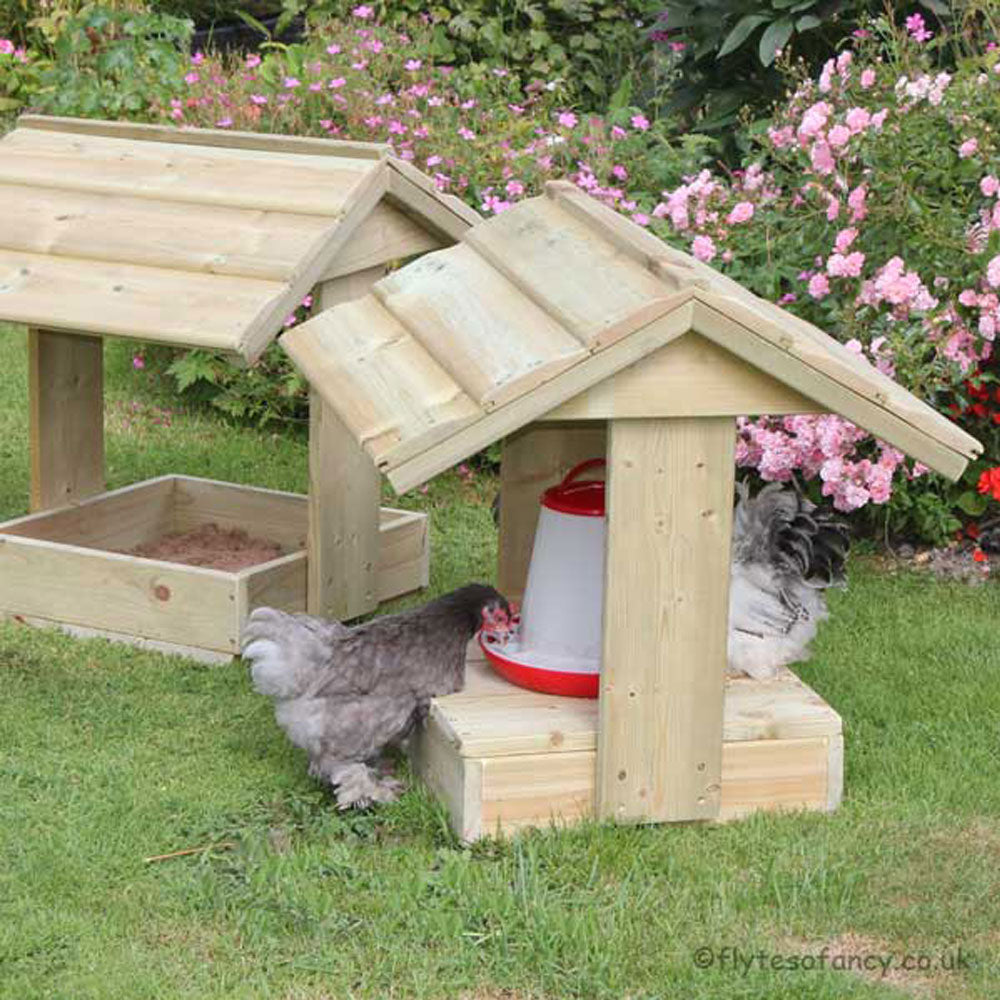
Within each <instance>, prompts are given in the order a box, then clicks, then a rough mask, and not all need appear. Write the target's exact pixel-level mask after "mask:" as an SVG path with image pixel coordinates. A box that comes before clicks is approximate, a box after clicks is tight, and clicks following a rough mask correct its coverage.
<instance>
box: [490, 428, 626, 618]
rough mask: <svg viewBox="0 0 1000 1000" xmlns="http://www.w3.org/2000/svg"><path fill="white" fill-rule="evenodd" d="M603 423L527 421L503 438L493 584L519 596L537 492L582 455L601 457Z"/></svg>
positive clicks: (528, 558) (534, 522)
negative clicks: (497, 561)
mask: <svg viewBox="0 0 1000 1000" xmlns="http://www.w3.org/2000/svg"><path fill="white" fill-rule="evenodd" d="M605 442H606V433H605V429H604V424H603V423H589V424H579V425H565V424H544V425H541V424H530V425H528V426H527V427H524V428H522V429H521V430H519V431H518V432H517V433H515V434H511V436H510V437H508V438H505V439H504V442H503V452H502V456H501V459H500V549H499V568H498V574H497V575H498V586H499V589H500V592H501V593H502V594H503V595H504V596H505V597H506V598H507V599H508V600H511V601H518V602H520V601H521V599H522V598H523V596H524V585H525V583H526V581H527V579H528V566H529V564H530V563H531V548H532V546H533V545H534V541H535V528H536V526H537V524H538V510H539V503H538V501H539V497H541V495H542V492H543V491H544V490H545V489H547V488H548V487H549V486H552V485H553V484H554V483H558V482H559V481H560V480H561V479H562V477H563V476H565V475H566V473H567V472H568V471H569V470H570V469H571V468H572V467H573V466H574V465H576V464H577V462H582V461H583V460H584V459H587V458H603V457H604V451H605V447H606V444H605Z"/></svg>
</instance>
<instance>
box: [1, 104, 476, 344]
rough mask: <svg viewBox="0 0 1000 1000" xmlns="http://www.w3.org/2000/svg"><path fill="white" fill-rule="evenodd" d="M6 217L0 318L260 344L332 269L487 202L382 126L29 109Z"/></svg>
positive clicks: (459, 225)
mask: <svg viewBox="0 0 1000 1000" xmlns="http://www.w3.org/2000/svg"><path fill="white" fill-rule="evenodd" d="M0 218H2V219H3V225H2V226H0V320H8V321H11V322H18V323H26V324H29V325H32V326H39V327H46V328H50V329H59V330H66V331H73V332H80V333H90V334H108V335H119V336H126V337H137V338H139V339H143V340H154V341H162V342H164V343H168V344H174V345H180V346H190V347H210V348H217V349H221V350H225V351H231V352H233V353H235V354H238V355H241V356H242V357H243V358H246V359H252V358H254V357H256V356H257V355H258V354H259V353H260V352H261V351H262V350H263V349H264V348H265V347H266V346H267V344H268V343H269V342H270V340H271V339H273V337H274V336H275V335H276V334H277V332H278V331H279V330H280V328H281V325H282V322H283V320H284V318H285V316H287V315H288V314H289V313H290V312H291V311H292V309H294V308H295V306H296V305H298V303H299V302H300V301H301V300H302V298H303V296H304V295H306V294H307V293H308V292H309V290H310V289H311V288H312V286H313V285H314V284H315V283H316V282H317V281H320V280H325V279H326V278H330V277H335V276H337V275H339V274H344V273H349V272H351V271H353V270H360V269H363V268H365V267H371V266H374V265H376V264H379V263H383V262H385V261H386V260H390V259H396V258H398V257H402V256H408V255H410V254H413V253H417V252H420V251H423V250H427V249H431V248H435V247H439V246H442V245H447V244H448V243H451V242H452V241H453V240H454V239H456V238H457V237H458V236H459V235H460V234H461V233H462V232H464V230H465V229H466V228H467V227H468V226H469V225H470V224H471V223H472V222H474V221H476V220H477V219H478V216H477V215H476V213H475V212H474V211H473V210H472V209H470V208H468V207H467V206H466V205H464V204H463V203H462V202H461V201H460V200H459V199H457V198H453V197H451V196H448V195H442V194H440V193H439V192H438V191H437V190H436V189H435V187H434V185H433V183H432V182H431V181H430V179H429V178H427V177H425V176H424V175H423V174H421V173H420V172H419V171H417V170H415V169H414V168H413V167H410V166H409V165H408V164H406V163H403V162H402V161H399V160H396V159H393V158H391V157H389V156H388V151H387V148H386V147H384V146H380V145H376V144H373V143H352V142H335V141H332V140H327V139H311V138H303V137H292V136H279V135H258V134H253V133H241V132H230V131H223V130H213V129H177V128H172V127H167V126H155V125H132V124H127V123H117V122H99V121H89V120H83V119H70V118H45V117H39V116H32V115H26V116H23V117H22V118H20V119H19V121H18V124H17V128H15V129H14V130H13V131H12V132H10V133H9V134H7V135H6V136H4V137H3V139H2V140H0Z"/></svg>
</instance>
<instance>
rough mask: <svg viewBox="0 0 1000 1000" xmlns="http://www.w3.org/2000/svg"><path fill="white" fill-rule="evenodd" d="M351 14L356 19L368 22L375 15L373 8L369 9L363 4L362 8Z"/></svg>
mask: <svg viewBox="0 0 1000 1000" xmlns="http://www.w3.org/2000/svg"><path fill="white" fill-rule="evenodd" d="M351 13H352V14H353V15H354V16H355V17H359V18H361V20H362V21H367V20H368V19H369V18H370V17H371V16H372V15H373V14H374V13H375V11H374V10H372V8H371V7H367V6H365V5H364V4H362V5H361V6H360V7H355V8H354V10H352V11H351Z"/></svg>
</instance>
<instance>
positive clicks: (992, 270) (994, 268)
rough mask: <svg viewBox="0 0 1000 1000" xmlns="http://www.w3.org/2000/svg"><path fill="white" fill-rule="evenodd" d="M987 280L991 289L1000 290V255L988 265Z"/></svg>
mask: <svg viewBox="0 0 1000 1000" xmlns="http://www.w3.org/2000/svg"><path fill="white" fill-rule="evenodd" d="M986 280H987V281H988V282H989V284H990V287H991V288H1000V254H997V255H996V257H994V258H993V259H992V260H991V261H990V262H989V264H987V265H986Z"/></svg>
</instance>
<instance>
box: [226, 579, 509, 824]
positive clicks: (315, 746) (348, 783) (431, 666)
mask: <svg viewBox="0 0 1000 1000" xmlns="http://www.w3.org/2000/svg"><path fill="white" fill-rule="evenodd" d="M509 620H510V608H509V606H508V605H507V602H506V600H505V599H504V598H503V597H502V596H501V595H500V594H499V593H498V592H497V591H496V590H494V589H493V588H492V587H488V586H486V585H485V584H470V585H468V586H466V587H462V588H460V589H459V590H456V591H452V592H451V593H450V594H446V595H444V596H443V597H439V598H438V599H437V600H434V601H431V602H430V603H429V604H426V605H424V606H423V607H421V608H416V609H414V610H412V611H404V612H401V613H399V614H395V615H386V616H384V617H381V618H375V619H372V620H371V621H368V622H365V623H363V624H361V625H356V626H353V627H352V626H347V625H343V624H341V623H340V622H337V621H324V620H322V619H319V618H313V617H311V616H309V615H302V614H288V613H286V612H284V611H277V610H275V609H274V608H258V609H257V610H256V611H254V612H253V613H252V614H251V615H250V619H249V621H248V623H247V626H246V629H245V630H244V633H243V639H242V648H243V657H244V659H246V660H247V661H248V662H249V664H250V670H251V676H252V678H253V684H254V687H255V689H256V690H257V691H258V692H259V693H260V694H263V695H267V696H269V697H271V698H273V699H274V701H275V718H276V719H277V722H278V725H279V726H281V728H282V729H283V730H284V731H285V733H286V735H287V736H288V738H289V739H290V740H291V741H292V743H294V744H295V745H296V746H298V747H301V748H302V749H303V750H305V751H306V753H307V754H308V756H309V773H310V774H311V775H313V776H314V777H316V778H319V779H320V780H323V781H326V782H328V783H329V784H330V785H332V786H333V787H334V788H335V789H336V795H337V803H338V805H339V806H340V808H341V809H348V808H351V807H355V806H357V807H364V806H367V805H370V804H371V803H374V802H391V801H392V800H393V799H395V798H396V796H397V795H398V794H399V792H400V791H401V787H402V786H401V785H400V783H399V782H398V781H396V780H394V779H393V778H385V777H380V776H379V774H378V773H377V771H376V770H374V768H373V766H372V765H373V764H376V763H377V762H378V759H379V757H380V756H381V754H382V753H383V751H384V750H386V749H387V748H388V747H390V746H393V745H398V744H399V743H400V742H401V741H402V740H404V739H405V738H406V736H407V735H408V734H409V733H410V731H411V730H412V728H413V726H414V725H415V724H416V723H417V722H418V721H419V720H420V718H421V717H422V716H423V714H424V713H425V712H426V710H427V705H428V703H429V702H430V699H431V698H433V697H435V696H437V695H444V694H450V693H452V692H453V691H458V690H460V689H461V687H462V685H463V683H464V679H465V654H466V646H467V645H468V643H469V640H470V639H471V638H472V637H473V635H475V633H476V631H477V630H478V629H479V628H480V626H482V625H483V624H488V625H489V626H490V628H491V629H494V630H496V629H498V628H499V629H501V630H502V629H503V628H504V627H505V626H506V625H507V624H508V623H509Z"/></svg>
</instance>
